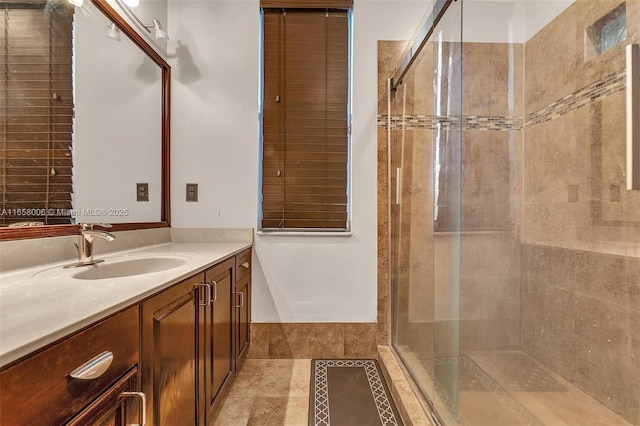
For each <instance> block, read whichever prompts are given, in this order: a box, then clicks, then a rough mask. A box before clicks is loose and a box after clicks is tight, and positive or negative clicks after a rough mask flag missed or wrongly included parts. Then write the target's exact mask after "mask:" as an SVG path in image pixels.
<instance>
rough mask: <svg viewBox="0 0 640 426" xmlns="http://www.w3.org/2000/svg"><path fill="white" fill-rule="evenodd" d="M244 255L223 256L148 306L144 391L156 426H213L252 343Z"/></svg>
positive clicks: (144, 320)
mask: <svg viewBox="0 0 640 426" xmlns="http://www.w3.org/2000/svg"><path fill="white" fill-rule="evenodd" d="M248 253H249V254H248V256H249V258H250V255H251V254H250V253H251V251H250V250H249V251H248ZM241 254H242V255H244V256H245V257H246V256H247V253H246V252H243V253H241ZM238 256H240V255H238ZM238 260H239V259H238V257H237V256H234V257H231V258H229V259H227V260H225V261H222V262H220V263H218V264H216V265H215V266H213V267H211V268H209V269H207V270H205V271H204V272H203V273H200V274H197V275H195V276H193V277H192V278H190V279H188V280H185V281H183V282H181V283H179V284H176V285H174V286H172V287H170V288H168V289H166V290H164V291H163V292H161V293H159V294H157V295H155V296H154V297H152V298H150V299H147V300H145V301H144V302H143V303H142V362H141V363H142V389H143V392H145V394H148V395H149V397H148V398H147V412H148V422H149V424H150V425H170V426H173V425H178V424H180V425H182V424H185V425H187V424H188V425H191V424H198V425H207V424H208V423H209V422H210V420H211V418H212V417H213V414H214V411H215V410H216V409H217V408H218V407H217V406H218V405H219V404H218V401H219V400H220V396H221V395H222V393H223V390H224V388H225V385H226V384H227V383H228V382H229V380H230V378H231V377H232V374H233V372H234V371H235V369H236V365H237V363H236V360H237V359H238V356H240V355H241V356H245V355H246V348H247V347H248V344H249V321H250V315H251V311H250V274H248V273H249V272H250V268H246V267H245V269H247V272H246V273H243V279H242V281H240V282H236V280H235V277H236V276H237V275H238V273H237V272H236V271H237V265H238ZM244 262H246V259H245V260H243V262H242V263H244ZM249 262H250V259H249ZM240 293H242V295H240ZM242 298H244V300H241V299H242ZM241 336H242V337H241ZM241 341H242V343H240V342H241Z"/></svg>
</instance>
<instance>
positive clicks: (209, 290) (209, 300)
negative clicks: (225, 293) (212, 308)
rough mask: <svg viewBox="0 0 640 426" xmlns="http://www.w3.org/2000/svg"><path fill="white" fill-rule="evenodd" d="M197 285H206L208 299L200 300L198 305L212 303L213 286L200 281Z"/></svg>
mask: <svg viewBox="0 0 640 426" xmlns="http://www.w3.org/2000/svg"><path fill="white" fill-rule="evenodd" d="M195 287H204V288H205V289H207V293H206V300H199V301H198V305H200V306H209V305H210V304H211V287H210V286H209V284H208V283H200V284H196V285H195Z"/></svg>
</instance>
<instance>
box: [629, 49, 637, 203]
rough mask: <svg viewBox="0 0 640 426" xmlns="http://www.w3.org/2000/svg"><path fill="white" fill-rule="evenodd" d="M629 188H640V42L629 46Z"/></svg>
mask: <svg viewBox="0 0 640 426" xmlns="http://www.w3.org/2000/svg"><path fill="white" fill-rule="evenodd" d="M627 189H628V190H629V191H631V190H640V44H630V45H628V46H627Z"/></svg>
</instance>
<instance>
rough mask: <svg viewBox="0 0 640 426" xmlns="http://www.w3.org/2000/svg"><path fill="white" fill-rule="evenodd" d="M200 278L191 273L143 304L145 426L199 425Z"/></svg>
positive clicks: (202, 279) (201, 279) (202, 278)
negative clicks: (190, 276)
mask: <svg viewBox="0 0 640 426" xmlns="http://www.w3.org/2000/svg"><path fill="white" fill-rule="evenodd" d="M203 281H204V275H202V274H199V275H196V276H194V277H192V278H191V279H188V280H186V281H183V282H181V283H179V284H176V285H174V286H172V287H170V288H168V289H166V290H164V291H162V292H161V293H160V294H157V295H155V296H154V297H152V298H150V299H147V300H145V301H143V302H142V362H141V364H142V391H143V392H144V394H145V395H147V422H148V424H149V425H167V426H174V425H182V424H189V425H195V424H199V423H200V419H199V418H198V413H199V410H198V401H197V399H196V395H197V394H196V390H197V388H198V386H199V382H200V377H199V376H200V374H201V368H202V367H201V366H200V365H199V362H198V358H199V352H198V343H199V334H200V328H201V327H202V326H203V323H204V318H203V315H201V314H200V307H199V304H200V291H199V289H200V288H201V284H202V283H203ZM202 422H204V419H202Z"/></svg>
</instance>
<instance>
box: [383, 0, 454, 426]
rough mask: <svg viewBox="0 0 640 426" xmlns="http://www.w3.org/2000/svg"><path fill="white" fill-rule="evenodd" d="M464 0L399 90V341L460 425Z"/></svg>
mask: <svg viewBox="0 0 640 426" xmlns="http://www.w3.org/2000/svg"><path fill="white" fill-rule="evenodd" d="M461 30H462V1H458V2H454V3H451V5H450V6H449V9H448V10H447V12H446V14H445V15H444V17H443V18H442V20H441V21H440V22H439V23H438V25H437V26H436V27H435V29H434V31H433V33H432V35H431V36H430V37H429V39H428V40H427V41H426V43H425V45H424V47H423V49H422V51H421V52H420V53H419V54H418V55H417V57H416V59H415V62H414V63H413V65H412V66H411V69H410V71H409V72H408V73H407V74H406V75H405V76H404V78H403V80H402V83H401V84H400V85H398V86H397V88H396V89H395V91H393V92H392V93H391V129H390V132H391V168H390V173H391V176H390V178H391V179H390V180H391V191H390V200H389V202H390V204H391V258H390V263H391V295H392V344H393V347H394V349H395V350H396V352H397V354H398V355H399V356H400V357H401V358H402V360H403V362H404V364H405V366H406V367H407V368H408V369H409V370H410V373H411V374H412V375H413V376H414V378H415V379H416V382H417V383H418V385H419V386H420V388H421V391H422V393H423V395H424V396H425V399H426V400H427V401H428V402H429V403H430V404H433V406H434V408H435V411H436V412H438V413H441V415H442V416H443V417H446V418H443V419H442V420H444V421H445V422H447V423H448V424H454V423H455V422H457V421H458V419H457V413H458V392H457V386H458V355H459V354H458V348H459V335H458V325H459V321H458V319H459V316H458V300H459V299H458V283H459V267H460V232H459V231H460V195H461V194H460V165H461V140H462V128H461V108H462V75H461V71H460V70H461V62H462V50H461Z"/></svg>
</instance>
